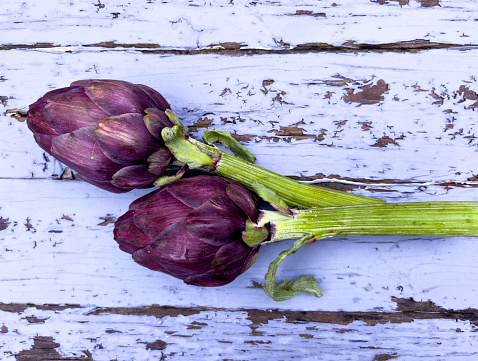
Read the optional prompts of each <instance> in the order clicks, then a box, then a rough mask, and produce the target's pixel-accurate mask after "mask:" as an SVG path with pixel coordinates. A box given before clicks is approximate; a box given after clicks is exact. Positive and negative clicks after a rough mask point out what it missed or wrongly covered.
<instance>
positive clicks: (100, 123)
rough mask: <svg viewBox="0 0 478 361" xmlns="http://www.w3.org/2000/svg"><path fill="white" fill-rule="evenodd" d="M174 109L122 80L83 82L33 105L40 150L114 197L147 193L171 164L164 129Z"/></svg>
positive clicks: (32, 126)
mask: <svg viewBox="0 0 478 361" xmlns="http://www.w3.org/2000/svg"><path fill="white" fill-rule="evenodd" d="M166 109H170V105H169V104H168V102H167V101H166V100H165V99H164V98H163V96H162V95H161V94H159V93H158V92H157V91H155V90H154V89H151V88H149V87H147V86H145V85H141V84H138V85H136V84H132V83H128V82H125V81H119V80H80V81H76V82H74V83H72V84H71V85H70V86H69V87H67V88H61V89H56V90H53V91H50V92H48V93H46V94H45V95H44V96H43V97H41V98H40V99H38V100H37V101H36V102H35V103H33V104H32V105H30V108H29V111H28V118H27V124H28V127H29V128H30V130H31V131H32V132H33V134H34V137H35V141H36V142H37V143H38V145H39V146H40V147H41V148H42V149H43V150H45V151H46V152H48V153H49V154H51V155H52V156H54V157H55V158H57V159H58V160H60V161H61V162H62V163H64V164H65V165H67V166H69V167H70V168H72V169H73V170H75V171H76V172H77V175H78V177H79V178H81V179H83V180H85V181H87V182H89V183H91V184H94V185H96V186H98V187H100V188H102V189H105V190H108V191H110V192H115V193H121V192H127V191H129V190H131V189H133V188H147V187H150V186H151V185H152V184H153V182H154V181H155V180H156V179H157V178H158V176H160V175H162V174H163V173H164V171H165V170H166V168H167V167H168V166H169V164H170V162H171V154H170V152H169V150H168V149H166V148H165V147H164V142H163V140H162V137H161V130H162V129H163V128H164V127H170V126H172V123H171V122H170V121H169V119H168V117H167V116H166V114H165V113H164V111H165V110H166Z"/></svg>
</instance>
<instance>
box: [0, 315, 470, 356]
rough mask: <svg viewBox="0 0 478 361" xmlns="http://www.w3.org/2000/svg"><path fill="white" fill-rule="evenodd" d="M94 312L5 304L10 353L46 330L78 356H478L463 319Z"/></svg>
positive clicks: (4, 344)
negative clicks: (18, 308)
mask: <svg viewBox="0 0 478 361" xmlns="http://www.w3.org/2000/svg"><path fill="white" fill-rule="evenodd" d="M92 312H93V313H92ZM94 312H95V310H94V309H91V308H79V309H78V308H73V309H72V308H70V309H66V310H63V311H53V310H38V309H36V308H35V307H30V308H27V309H25V310H24V311H23V312H21V313H19V314H17V313H13V312H1V311H0V315H1V316H0V317H1V318H2V320H3V323H4V325H6V327H8V332H6V333H4V334H0V350H4V358H3V360H5V361H11V360H16V358H15V356H13V355H12V354H19V353H20V352H22V351H23V352H25V351H24V350H29V349H31V348H33V344H34V339H36V340H37V343H38V341H39V339H40V337H39V336H41V335H50V336H46V337H50V341H49V342H45V341H47V340H45V338H43V341H44V344H45V343H46V344H50V345H51V344H52V343H56V346H57V348H56V349H54V352H56V353H57V354H58V355H62V356H64V357H65V358H66V357H71V358H73V360H80V357H82V358H81V359H83V360H84V359H88V360H116V359H117V360H160V359H161V358H162V357H163V359H167V360H184V359H186V360H198V361H199V360H204V359H208V360H263V359H264V358H266V357H267V358H271V359H274V360H292V359H299V360H307V361H309V360H310V361H311V360H335V359H337V358H340V359H342V360H356V361H359V360H374V359H375V360H388V359H393V358H397V359H399V360H400V359H402V360H420V359H430V360H440V361H445V360H446V361H448V360H466V361H473V360H475V359H476V357H477V351H476V350H477V345H478V340H477V336H476V332H474V330H476V329H475V327H474V326H471V325H470V324H469V323H468V322H467V321H460V320H450V319H435V320H434V319H418V320H410V322H402V323H383V324H382V323H380V322H374V321H371V322H370V321H367V322H364V321H352V322H346V323H345V324H331V323H328V322H326V321H325V322H324V321H322V322H306V323H304V322H297V321H294V320H286V318H285V317H284V318H279V319H270V320H267V319H264V320H263V322H264V323H263V324H261V323H259V324H257V323H255V322H257V319H256V318H255V317H254V314H253V313H252V312H250V311H248V310H238V311H219V312H218V311H217V310H202V311H197V312H192V314H189V315H185V316H183V315H175V316H172V317H169V316H166V317H160V318H156V317H154V316H147V315H121V314H108V313H99V314H95V313H94ZM35 318H36V319H35ZM29 319H30V322H29V321H28V320H29ZM40 320H41V321H40ZM44 337H45V336H44ZM87 355H90V357H91V358H87V357H86V356H87ZM50 357H51V356H50ZM57 359H58V357H57ZM17 360H18V359H17Z"/></svg>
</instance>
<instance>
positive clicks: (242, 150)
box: [202, 129, 256, 163]
mask: <svg viewBox="0 0 478 361" xmlns="http://www.w3.org/2000/svg"><path fill="white" fill-rule="evenodd" d="M202 139H203V140H204V142H205V143H206V144H209V145H213V143H215V142H220V143H222V144H223V145H224V146H225V147H228V148H230V149H231V150H232V151H233V152H234V154H235V155H236V157H238V158H241V159H242V160H245V161H246V162H249V163H254V162H255V161H256V157H254V155H253V154H252V153H251V152H249V151H248V150H247V148H246V147H244V146H243V145H242V144H241V143H239V142H238V141H237V140H236V139H234V138H233V137H232V135H231V134H229V133H227V132H224V131H222V130H210V129H206V130H205V131H204V134H203V136H202Z"/></svg>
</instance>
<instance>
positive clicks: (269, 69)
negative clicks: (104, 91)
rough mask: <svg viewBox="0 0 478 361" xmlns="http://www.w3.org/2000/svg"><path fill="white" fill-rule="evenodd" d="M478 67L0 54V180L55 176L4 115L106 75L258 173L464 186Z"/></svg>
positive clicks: (467, 62) (407, 60) (382, 60)
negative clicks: (155, 101)
mask: <svg viewBox="0 0 478 361" xmlns="http://www.w3.org/2000/svg"><path fill="white" fill-rule="evenodd" d="M284 61H286V62H287V64H286V66H284ZM191 62H193V63H194V66H190V64H191ZM476 63H478V52H477V51H464V52H462V51H450V50H434V51H431V52H420V53H418V54H409V53H407V54H390V53H383V54H378V53H363V54H331V53H328V54H322V53H321V54H289V55H286V56H281V55H256V56H250V57H229V56H220V55H197V56H194V57H191V56H156V55H153V54H151V55H142V54H140V53H138V52H135V51H107V52H99V53H98V52H97V51H77V52H73V53H69V52H63V51H61V50H55V49H50V50H44V51H39V50H37V51H20V50H14V51H13V50H12V51H4V52H3V56H2V58H1V60H0V69H3V70H2V71H3V74H5V76H4V77H5V80H4V81H2V82H0V94H1V95H2V96H3V99H4V101H3V103H4V105H3V111H2V112H0V114H4V115H3V117H2V119H3V120H2V123H1V127H2V135H1V137H2V138H3V141H2V142H1V143H0V152H1V154H2V159H1V160H0V162H2V169H4V171H3V172H4V173H3V177H10V178H30V177H38V178H43V177H58V175H59V174H61V171H62V170H61V167H59V166H58V165H57V164H55V163H54V162H51V161H50V162H48V161H46V160H45V157H44V155H43V152H41V150H40V149H39V148H38V147H37V146H36V145H35V144H34V142H33V140H32V137H31V135H30V134H29V131H28V129H27V128H26V126H25V123H21V122H18V121H16V120H15V119H14V118H11V117H9V116H8V114H11V113H12V110H11V109H17V108H19V109H26V107H27V105H28V104H30V103H32V102H34V101H35V100H36V99H37V98H38V97H39V96H41V95H42V94H43V93H44V92H46V91H48V90H50V89H52V88H58V87H63V86H67V85H68V84H69V83H70V82H72V81H74V80H77V79H80V78H89V77H94V78H96V77H103V78H116V79H124V80H128V81H131V82H135V83H144V84H147V85H150V86H152V87H153V88H155V89H157V90H159V91H160V92H162V93H163V94H164V96H165V97H166V98H167V99H168V100H169V101H170V102H171V104H172V106H173V110H174V111H175V112H177V114H178V115H179V117H180V118H182V119H183V121H184V123H185V124H186V125H187V126H189V127H190V132H191V134H192V135H193V136H195V137H196V138H200V135H201V133H202V131H203V130H204V129H205V128H206V127H209V128H213V129H217V130H225V131H228V132H230V133H232V134H235V135H236V136H237V138H238V139H240V140H244V141H246V142H247V143H246V144H247V146H248V147H249V148H250V150H251V151H252V152H253V153H254V154H255V155H256V156H257V158H258V164H259V165H261V166H264V167H266V168H270V169H271V170H273V171H276V172H279V173H282V174H284V175H290V176H304V177H316V176H319V177H322V176H332V175H337V176H338V177H340V178H352V179H366V180H367V179H368V180H372V181H384V180H389V181H390V180H391V181H400V182H410V181H417V182H429V181H436V182H446V181H460V182H466V181H467V180H468V179H474V178H473V177H474V176H475V174H476V172H477V170H476V162H475V155H474V154H475V151H476V108H477V101H478V95H477V94H478V86H477V80H476V79H477V77H476V69H475V67H474V64H476ZM52 64H55V66H54V68H52V66H51V65H52ZM443 64H447V65H446V66H444V65H443ZM133 65H134V66H133ZM152 69H153V70H152ZM232 74H233V75H232ZM0 107H2V105H0ZM14 112H15V111H13V113H14ZM18 144H21V147H19V146H17V145H18ZM299 156H300V157H301V158H300V159H301V161H299V162H298V161H297V159H298V157H299ZM338 159H340V162H338V161H337V160H338ZM50 160H51V159H50Z"/></svg>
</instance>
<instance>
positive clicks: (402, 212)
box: [243, 202, 478, 301]
mask: <svg viewBox="0 0 478 361" xmlns="http://www.w3.org/2000/svg"><path fill="white" fill-rule="evenodd" d="M337 236H434V237H435V236H442V237H443V236H446V237H451V236H461V237H478V202H422V203H395V204H383V205H364V206H348V207H331V208H313V209H308V210H294V211H292V214H290V215H288V214H281V213H280V212H275V211H262V212H261V215H260V218H259V222H258V223H257V224H249V225H248V229H247V230H246V231H245V232H244V234H243V239H244V241H245V242H246V243H248V244H249V245H250V246H255V245H257V244H267V243H271V242H277V241H280V240H283V239H297V241H296V242H295V243H294V246H293V247H292V248H291V249H290V250H287V251H283V252H282V253H281V254H280V255H279V257H278V258H277V259H276V260H275V261H274V262H272V263H271V265H270V266H269V270H268V272H267V274H266V278H265V283H264V292H265V293H266V294H267V295H268V296H270V297H271V298H273V299H274V300H276V301H284V300H287V299H290V298H291V297H293V296H295V295H296V294H301V293H308V294H312V295H314V296H316V297H320V296H321V295H322V291H321V289H320V286H319V285H318V284H317V281H316V280H315V279H314V278H313V277H312V276H303V277H300V278H299V279H297V280H295V281H282V282H280V283H276V282H275V274H276V271H277V267H278V266H279V264H280V262H282V260H283V259H284V258H285V257H286V256H288V255H290V254H292V253H295V252H296V251H297V250H299V249H300V248H302V247H305V246H307V245H309V244H311V243H314V242H316V241H318V240H320V239H324V238H330V237H337Z"/></svg>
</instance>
